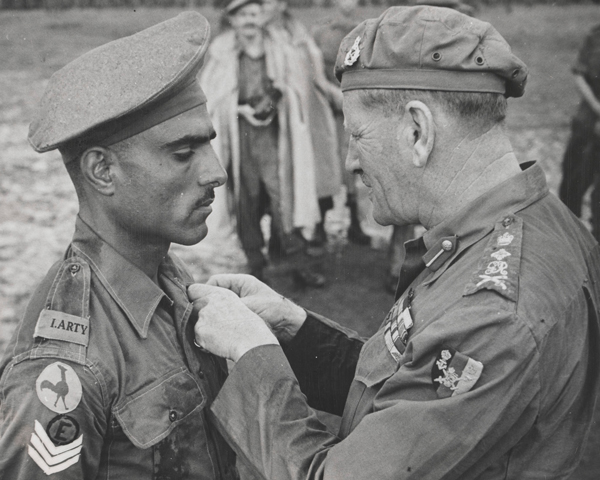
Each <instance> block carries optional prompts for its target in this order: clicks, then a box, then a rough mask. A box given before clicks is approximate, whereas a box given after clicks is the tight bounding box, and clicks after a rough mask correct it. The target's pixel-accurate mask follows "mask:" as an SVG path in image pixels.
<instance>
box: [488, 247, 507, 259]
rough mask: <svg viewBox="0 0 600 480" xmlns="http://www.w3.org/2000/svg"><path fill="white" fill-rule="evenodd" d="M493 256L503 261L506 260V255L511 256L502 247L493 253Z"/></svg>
mask: <svg viewBox="0 0 600 480" xmlns="http://www.w3.org/2000/svg"><path fill="white" fill-rule="evenodd" d="M491 256H492V257H494V258H495V259H496V260H498V261H501V260H504V259H505V258H506V257H510V253H508V252H507V251H506V250H504V249H503V248H501V249H500V250H498V251H497V252H494V253H492V254H491Z"/></svg>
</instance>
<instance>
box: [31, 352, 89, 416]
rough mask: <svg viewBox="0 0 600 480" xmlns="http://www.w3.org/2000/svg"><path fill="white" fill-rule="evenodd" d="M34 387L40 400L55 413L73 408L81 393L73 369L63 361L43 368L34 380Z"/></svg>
mask: <svg viewBox="0 0 600 480" xmlns="http://www.w3.org/2000/svg"><path fill="white" fill-rule="evenodd" d="M35 389H36V392H37V396H38V398H39V399H40V401H41V402H42V403H43V404H44V405H45V406H46V407H48V408H49V409H50V410H52V411H53V412H56V413H68V412H71V411H73V410H75V408H77V405H79V402H80V401H81V396H82V394H83V390H82V387H81V381H80V380H79V377H78V376H77V374H76V373H75V370H73V368H72V367H70V366H69V365H67V364H66V363H63V362H54V363H51V364H50V365H48V366H47V367H46V368H44V370H43V371H42V373H40V375H39V376H38V378H37V380H36V382H35Z"/></svg>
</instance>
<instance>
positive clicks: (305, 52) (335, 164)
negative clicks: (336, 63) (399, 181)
mask: <svg viewBox="0 0 600 480" xmlns="http://www.w3.org/2000/svg"><path fill="white" fill-rule="evenodd" d="M263 8H264V12H265V18H266V22H267V24H268V27H267V29H268V31H269V34H270V35H271V36H272V37H273V38H276V39H277V40H278V41H279V42H283V43H287V44H288V45H289V46H290V47H291V48H292V49H293V50H294V51H295V53H296V55H297V60H298V63H295V64H294V65H292V67H294V70H293V75H294V76H296V77H297V81H298V82H299V83H300V84H301V89H300V101H301V103H302V105H303V107H304V109H303V110H304V111H306V112H308V125H309V128H310V135H311V140H312V146H313V151H314V156H315V173H316V185H317V196H318V198H319V209H320V213H321V222H319V223H318V224H317V227H316V230H315V235H314V239H313V242H312V245H316V246H318V245H324V244H325V243H326V241H327V236H326V233H325V225H324V221H325V214H326V213H327V211H328V210H330V209H331V208H333V196H334V195H336V194H337V193H338V192H339V191H340V187H341V185H342V172H343V168H342V166H341V164H340V161H339V158H340V153H339V148H338V142H337V133H336V125H335V119H334V114H333V110H334V109H335V110H341V108H342V92H341V90H340V89H339V87H338V86H337V84H335V83H332V82H330V81H329V80H328V79H327V76H326V74H325V65H324V62H323V55H322V53H321V50H320V49H319V47H318V46H317V45H316V43H315V41H314V40H313V38H312V37H311V35H310V33H309V32H308V30H307V29H306V27H305V26H304V25H303V24H302V23H301V22H300V21H298V20H296V19H295V18H293V17H292V16H291V14H290V12H289V10H288V8H287V3H286V2H284V1H281V0H264V1H263Z"/></svg>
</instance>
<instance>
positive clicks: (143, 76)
mask: <svg viewBox="0 0 600 480" xmlns="http://www.w3.org/2000/svg"><path fill="white" fill-rule="evenodd" d="M209 38H210V26H209V24H208V21H207V20H206V18H204V17H203V16H202V15H200V14H199V13H197V12H184V13H181V14H179V15H178V16H177V17H175V18H172V19H170V20H167V21H165V22H162V23H159V24H158V25H154V26H152V27H150V28H147V29H145V30H142V31H141V32H139V33H136V34H134V35H131V36H128V37H124V38H121V39H118V40H115V41H112V42H109V43H107V44H105V45H102V46H100V47H98V48H95V49H94V50H91V51H89V52H87V53H86V54H84V55H82V56H81V57H79V58H77V59H75V60H74V61H72V62H70V63H69V64H68V65H66V66H65V67H63V68H61V69H60V70H58V71H57V72H56V73H54V75H52V77H51V78H50V81H49V82H48V86H47V87H46V90H45V92H44V95H43V97H42V100H41V102H40V105H39V108H38V111H37V113H36V115H35V117H34V119H33V121H32V122H31V124H30V126H29V143H30V144H31V146H32V147H33V148H34V149H35V150H36V151H38V152H47V151H49V150H53V149H55V148H59V147H61V146H63V145H67V144H71V143H73V142H78V143H80V144H84V143H85V142H86V141H90V140H92V141H99V142H102V141H104V142H106V144H107V145H109V144H111V143H116V142H117V141H120V140H123V139H125V138H128V137H131V136H133V135H135V134H137V133H140V132H142V131H144V130H146V129H148V128H151V127H152V126H154V125H157V124H158V123H161V122H163V121H165V120H168V119H169V118H172V117H174V116H176V115H178V114H180V113H183V112H184V111H186V110H189V109H191V108H193V107H195V106H197V105H201V104H202V103H205V102H206V97H205V96H204V94H203V93H202V90H201V89H200V86H199V85H198V83H197V82H196V75H197V73H198V71H199V69H200V67H201V66H202V62H203V58H204V53H205V52H206V49H207V48H208V42H209Z"/></svg>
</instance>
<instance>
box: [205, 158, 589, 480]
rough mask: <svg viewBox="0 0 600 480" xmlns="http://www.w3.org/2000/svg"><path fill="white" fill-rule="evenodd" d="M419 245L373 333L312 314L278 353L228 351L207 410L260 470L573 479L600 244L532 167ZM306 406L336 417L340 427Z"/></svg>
mask: <svg viewBox="0 0 600 480" xmlns="http://www.w3.org/2000/svg"><path fill="white" fill-rule="evenodd" d="M527 167H528V168H527ZM423 242H424V244H425V246H426V250H427V251H426V253H425V254H424V255H423V258H422V260H423V263H424V265H425V267H424V268H423V270H422V272H421V273H420V274H418V276H417V277H416V278H415V279H414V281H413V282H412V283H411V284H410V285H409V286H408V288H407V289H406V290H405V291H404V292H401V296H400V297H399V298H398V300H397V302H396V304H395V305H394V307H393V308H392V310H391V311H390V314H389V315H388V317H387V318H386V319H385V321H384V323H383V325H382V327H381V329H380V330H379V331H378V332H377V333H376V334H375V335H374V336H373V337H372V338H370V339H369V340H368V341H366V342H364V341H362V340H361V339H360V338H359V337H357V336H356V335H355V334H353V333H352V332H349V331H348V330H346V329H344V328H342V327H340V326H338V325H336V324H335V323H334V322H331V321H330V320H327V319H325V318H323V317H320V316H318V315H315V314H309V316H308V319H307V320H306V322H305V324H304V325H303V326H302V328H301V329H300V330H299V332H298V333H297V335H296V337H295V338H294V339H293V340H292V342H291V343H290V344H288V345H287V346H286V347H285V355H284V351H282V350H281V348H280V347H278V346H263V347H258V348H255V349H253V350H251V351H249V352H248V353H246V355H244V356H243V357H242V358H241V359H240V360H239V361H238V362H237V364H236V365H235V367H234V369H233V370H232V372H231V375H230V377H229V378H228V379H227V381H226V382H225V385H224V387H223V389H222V390H221V392H220V394H219V396H218V397H217V399H216V400H215V402H214V403H213V406H212V407H211V412H212V414H213V415H214V417H215V422H216V423H217V424H218V425H219V429H220V430H221V431H222V432H223V433H224V435H226V436H227V437H228V438H229V440H230V441H232V442H236V443H237V444H238V451H239V453H240V454H241V455H243V456H244V458H245V459H246V460H248V461H249V462H250V463H252V464H253V465H254V466H255V468H256V469H257V470H259V471H262V472H268V474H269V475H271V476H272V478H277V479H279V480H284V479H316V478H319V479H341V478H352V479H365V480H367V479H369V480H370V479H378V480H384V479H390V480H391V479H394V480H398V479H404V478H415V479H424V478H426V479H428V480H435V479H442V478H443V479H445V480H450V479H461V480H464V479H498V480H499V479H503V480H507V479H512V480H517V479H519V480H523V479H534V478H535V479H538V478H553V479H566V478H569V476H570V474H571V473H572V472H573V470H574V469H575V467H576V465H577V463H578V461H579V457H580V455H581V444H582V442H583V441H584V439H585V437H586V435H587V431H588V429H589V425H590V423H591V418H592V412H593V407H594V403H595V399H596V395H597V393H596V392H597V387H598V369H597V368H596V367H597V364H598V360H599V359H598V356H597V355H598V353H597V352H598V351H600V337H599V334H598V308H599V306H600V252H599V248H600V247H599V246H598V244H597V243H596V242H595V241H594V239H593V238H592V237H591V235H590V234H589V232H587V231H586V230H585V228H584V227H583V226H582V225H581V224H580V223H579V222H578V221H577V220H576V219H575V218H574V217H573V216H572V215H571V214H570V212H569V211H568V210H567V209H566V208H565V207H564V205H563V204H562V203H560V201H559V200H558V199H556V197H554V196H553V195H551V194H549V193H548V189H547V186H546V183H545V178H544V174H543V172H542V170H541V168H540V167H539V166H537V165H533V166H525V168H524V171H523V172H522V173H520V174H519V175H517V176H515V177H513V178H511V179H509V180H507V181H506V182H504V183H502V184H501V185H499V186H497V187H496V188H494V189H493V190H491V191H489V192H487V193H486V194H485V195H484V196H483V197H481V198H480V199H478V200H477V201H475V202H474V203H473V204H471V205H469V206H467V207H466V208H464V209H463V210H461V211H459V212H457V214H456V215H455V216H454V217H453V218H450V219H448V220H446V221H444V222H443V223H441V224H439V225H437V226H436V227H435V228H433V229H431V230H429V231H428V232H427V233H426V234H425V235H424V237H423ZM445 242H446V243H445ZM447 242H450V243H452V245H451V246H450V247H451V248H448V246H449V244H448V243H447ZM444 246H445V247H446V248H444ZM301 390H302V392H303V393H301ZM303 394H305V395H306V398H307V400H305V397H304V396H303ZM310 407H312V408H316V409H322V410H325V411H329V412H330V413H337V414H342V421H341V427H340V431H339V432H338V434H337V436H334V435H331V434H330V433H328V432H327V431H326V429H325V428H324V427H323V425H321V423H320V422H319V421H318V419H317V417H316V416H315V414H314V411H313V410H311V408H310ZM257 412H258V413H257ZM249 415H252V416H253V418H256V419H257V420H256V421H254V422H251V423H249V424H248V423H247V422H246V421H245V418H246V417H247V416H249Z"/></svg>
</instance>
